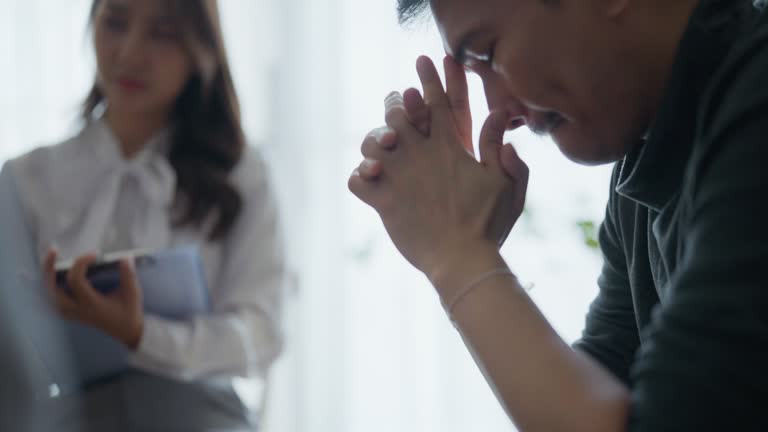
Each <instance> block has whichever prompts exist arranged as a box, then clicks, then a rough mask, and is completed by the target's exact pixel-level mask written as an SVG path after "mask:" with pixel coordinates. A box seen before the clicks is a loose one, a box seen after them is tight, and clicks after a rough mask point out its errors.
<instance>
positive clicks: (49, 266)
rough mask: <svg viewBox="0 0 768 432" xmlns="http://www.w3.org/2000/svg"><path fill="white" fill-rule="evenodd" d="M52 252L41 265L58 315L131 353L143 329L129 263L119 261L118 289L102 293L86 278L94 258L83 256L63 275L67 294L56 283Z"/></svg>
mask: <svg viewBox="0 0 768 432" xmlns="http://www.w3.org/2000/svg"><path fill="white" fill-rule="evenodd" d="M56 255H57V254H56V251H55V250H53V249H51V250H50V251H48V254H47V255H46V257H45V260H44V263H43V274H44V275H45V283H46V286H47V288H48V291H49V293H50V295H51V298H52V299H53V301H54V304H55V306H56V310H57V311H58V313H59V314H60V315H61V316H62V317H64V318H66V319H68V320H71V321H78V322H80V323H82V324H85V325H88V326H91V327H94V328H97V329H99V330H102V331H103V332H105V333H107V334H108V335H110V336H112V337H113V338H115V339H117V340H118V341H120V342H122V343H123V344H124V345H125V346H127V347H128V348H130V349H131V350H135V349H136V348H137V347H138V345H139V342H140V341H141V336H142V333H143V329H144V310H143V303H142V294H141V289H140V287H139V283H138V280H137V278H136V271H135V270H134V265H133V262H132V261H129V260H122V261H120V286H119V288H118V289H117V290H116V291H114V292H112V293H110V294H106V295H105V294H102V293H100V292H98V291H96V289H95V288H94V287H93V285H91V283H90V282H89V281H88V279H87V278H86V272H87V270H88V267H89V266H90V265H91V264H93V262H94V261H96V256H95V255H84V256H82V257H80V258H78V259H77V261H75V264H74V265H73V266H72V269H70V271H69V272H68V273H67V284H68V286H69V289H70V291H71V293H67V292H66V291H64V289H62V287H60V286H58V285H57V283H56V268H55V267H56Z"/></svg>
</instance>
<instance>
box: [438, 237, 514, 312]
mask: <svg viewBox="0 0 768 432" xmlns="http://www.w3.org/2000/svg"><path fill="white" fill-rule="evenodd" d="M507 268H508V267H507V264H506V262H505V261H504V258H502V257H501V254H500V253H499V250H498V248H497V247H496V246H495V245H493V244H490V243H489V244H477V245H475V246H469V245H468V246H467V247H464V248H455V249H454V250H453V251H451V252H448V253H446V254H444V255H442V256H440V257H439V258H438V259H437V260H436V262H435V263H434V264H433V266H432V267H431V269H429V270H428V271H427V272H425V273H426V276H427V277H428V278H429V280H430V282H432V285H433V286H434V287H435V289H436V290H437V293H438V294H439V295H440V297H441V298H442V299H443V301H449V300H450V299H452V298H454V297H455V296H456V294H457V293H458V292H459V291H460V290H461V289H462V287H464V286H466V284H468V283H469V282H470V281H471V280H472V279H473V278H475V277H477V275H479V274H482V273H485V272H488V271H491V270H495V269H507Z"/></svg>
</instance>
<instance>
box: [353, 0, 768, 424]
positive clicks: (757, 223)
mask: <svg viewBox="0 0 768 432" xmlns="http://www.w3.org/2000/svg"><path fill="white" fill-rule="evenodd" d="M428 1H429V0H400V1H399V6H400V13H401V19H402V20H404V21H407V20H408V19H410V18H412V17H414V16H416V15H418V14H419V13H421V12H422V11H424V10H426V9H428V8H429V7H430V6H431V10H432V13H433V15H434V17H435V20H436V22H437V24H438V28H439V30H440V33H441V35H442V37H443V40H444V42H445V46H446V51H447V53H448V56H449V57H448V58H447V59H446V62H445V68H446V83H447V91H444V90H443V87H442V84H441V83H440V80H439V78H438V76H437V73H436V71H435V68H434V66H433V65H432V63H431V62H430V61H429V60H428V59H425V58H421V59H419V61H418V63H417V69H418V72H419V76H420V78H421V81H422V85H423V87H424V95H423V98H422V95H421V94H420V93H418V92H417V91H415V90H412V89H411V90H408V91H407V92H406V93H405V94H404V95H403V98H402V99H401V98H400V97H399V96H398V95H395V96H393V97H391V98H390V99H389V100H388V110H387V124H388V127H386V128H383V129H377V130H376V131H374V132H373V133H371V134H370V135H369V136H368V137H366V139H365V141H364V142H363V146H362V152H363V155H364V156H365V160H364V161H363V162H362V163H361V165H360V166H359V167H358V169H356V170H355V172H354V173H353V175H352V177H351V178H350V181H349V187H350V189H351V190H352V191H353V192H354V193H355V194H356V195H357V196H358V197H360V198H361V199H362V200H363V201H365V202H366V203H368V204H370V205H372V206H373V207H374V208H375V209H376V210H377V211H378V212H379V214H380V216H381V218H382V221H383V223H384V225H385V227H386V228H387V230H388V232H389V234H390V236H391V237H392V239H393V241H394V243H395V244H396V246H397V247H398V249H399V250H400V251H401V252H402V253H403V255H404V256H405V257H406V258H407V259H408V260H409V261H410V262H411V263H412V264H413V265H415V266H416V267H417V268H419V269H420V270H422V271H423V272H424V273H425V274H426V275H427V276H428V277H429V279H430V281H431V282H432V283H433V285H434V286H435V288H436V290H437V292H438V293H439V294H440V296H441V298H442V299H443V302H444V304H445V305H446V309H447V310H448V312H449V314H450V315H451V318H452V319H453V320H454V322H455V324H456V326H457V328H458V329H459V331H460V332H461V333H462V336H463V337H464V339H465V341H466V343H467V345H468V347H469V349H470V350H471V351H472V352H473V354H474V356H475V358H476V359H477V362H478V363H479V365H480V367H481V368H482V369H483V372H484V373H485V374H486V377H487V378H488V381H489V383H490V384H491V386H492V387H493V388H494V390H495V391H496V392H497V394H498V397H499V399H500V400H501V402H502V404H503V405H504V407H505V409H507V411H508V412H509V414H510V416H511V417H512V419H513V420H514V421H515V422H516V423H517V425H518V426H519V427H520V429H521V430H524V431H529V430H530V431H624V430H629V431H702V430H718V431H724V430H728V431H731V430H734V431H736V430H738V431H758V430H768V418H766V416H764V415H763V411H764V409H763V407H762V406H761V404H760V403H758V401H763V400H768V374H766V373H765V367H766V364H768V363H767V362H766V360H768V274H766V272H765V271H764V270H763V269H765V268H766V267H768V224H767V223H766V221H768V205H766V203H765V202H764V200H765V197H766V196H768V172H766V170H765V169H764V168H763V163H764V161H765V160H768V145H766V140H767V139H768V86H766V85H765V84H764V80H765V78H764V77H765V76H766V72H768V17H765V16H763V14H762V13H761V12H760V11H759V10H758V9H757V8H756V7H755V6H754V5H753V4H752V3H751V2H750V1H748V0H432V1H431V3H429V4H428V3H427V2H428ZM462 66H464V67H466V68H468V69H470V70H471V71H473V72H475V73H477V74H478V75H479V76H480V77H481V79H482V80H483V83H484V85H485V91H486V98H487V100H488V104H489V107H490V109H491V111H492V113H491V115H490V117H489V119H488V120H486V123H485V126H484V127H483V132H482V134H481V138H480V143H479V148H480V161H479V162H478V161H475V160H474V159H473V158H471V157H469V156H467V152H466V151H465V150H461V147H464V148H466V149H469V148H471V141H470V140H469V139H468V137H469V136H470V131H471V117H470V116H469V112H468V108H467V107H468V105H467V103H466V81H465V77H464V75H463V73H462ZM522 124H526V125H528V126H529V127H530V128H531V129H532V130H533V131H534V132H537V133H541V134H547V135H551V137H552V138H553V140H554V142H555V143H556V144H557V145H558V146H559V148H560V149H561V150H562V152H563V153H564V154H565V155H566V156H567V157H569V158H570V159H572V160H574V161H576V162H579V163H583V164H602V163H609V162H617V163H616V167H615V170H614V175H613V178H612V181H611V195H610V198H609V202H608V206H607V212H606V219H605V222H604V224H603V225H602V227H601V230H600V245H601V249H602V251H603V254H604V257H605V264H604V267H603V270H602V273H601V275H600V278H599V281H598V283H599V287H600V292H599V295H598V297H597V299H596V300H595V301H594V303H593V304H592V306H591V308H590V311H589V314H588V316H587V322H586V329H585V330H584V334H583V338H582V339H581V340H580V341H579V342H577V343H576V344H575V346H574V347H573V348H571V347H568V346H567V345H566V344H565V343H564V342H563V341H562V340H561V339H560V338H559V337H558V336H557V334H556V333H555V332H554V331H553V330H552V328H551V327H550V326H549V324H548V323H547V322H546V321H545V319H544V318H543V317H542V316H541V314H540V313H539V312H538V310H537V309H536V307H535V305H534V304H533V303H532V302H531V301H530V299H529V298H528V297H527V296H526V295H525V293H524V290H522V288H521V287H520V284H519V283H518V282H517V280H516V279H515V278H514V275H512V273H511V272H510V271H509V269H508V267H507V266H506V263H505V262H504V261H503V259H502V258H501V257H500V255H499V254H498V250H497V246H498V244H499V242H501V241H503V240H504V239H505V238H506V234H507V232H508V230H509V229H511V227H512V226H513V225H514V222H515V221H516V220H517V217H519V215H520V212H521V210H522V207H523V201H524V197H525V188H526V186H527V179H528V175H527V167H526V166H525V164H524V163H523V162H522V161H521V160H520V159H519V158H518V157H517V155H516V153H515V152H514V149H513V148H512V147H511V146H508V145H504V146H502V139H503V133H504V131H505V130H508V129H513V128H516V127H518V126H520V125H522Z"/></svg>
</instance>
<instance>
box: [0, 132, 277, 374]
mask: <svg viewBox="0 0 768 432" xmlns="http://www.w3.org/2000/svg"><path fill="white" fill-rule="evenodd" d="M167 135H168V134H167V133H160V134H158V135H157V136H155V137H154V138H153V139H152V140H151V141H150V142H149V143H148V145H147V146H146V147H145V148H144V150H143V151H142V152H141V153H140V154H139V155H137V156H136V157H135V158H133V159H131V160H126V159H124V158H123V157H122V154H121V151H120V146H119V143H118V141H117V139H116V137H115V136H114V134H113V133H112V131H111V130H110V129H109V127H108V126H107V124H106V122H105V121H103V120H94V121H92V122H90V123H89V124H88V125H86V126H85V128H84V129H83V130H82V131H81V132H80V133H79V134H78V135H76V136H75V137H73V138H71V139H69V140H67V141H65V142H63V143H60V144H58V145H55V146H52V147H43V148H39V149H37V150H34V151H32V152H30V153H28V154H26V155H23V156H21V157H19V158H17V159H15V160H13V161H11V162H9V167H10V169H11V173H12V175H14V176H15V178H16V184H17V185H18V187H19V189H20V191H19V192H20V193H19V196H20V197H21V199H22V201H23V204H22V205H23V206H24V211H25V213H26V216H27V220H28V221H29V224H30V227H31V230H32V232H33V233H34V235H35V241H36V246H37V250H38V252H39V256H41V257H42V256H43V255H44V253H45V252H46V251H47V250H48V248H49V247H50V246H51V245H55V246H56V247H57V249H58V251H59V258H60V259H73V258H76V257H78V256H80V255H82V254H85V253H91V252H112V251H116V250H124V249H131V248H148V249H162V248H168V247H174V246H182V245H191V244H194V245H198V246H199V247H200V253H201V257H202V261H203V266H204V268H205V272H206V275H207V279H208V280H207V281H208V286H209V289H210V291H211V292H210V298H211V305H212V312H211V313H210V314H206V315H200V316H195V317H193V318H190V319H188V320H186V321H170V320H166V319H163V318H160V317H157V316H151V315H146V316H145V322H144V334H143V336H142V338H141V342H140V344H139V347H138V349H137V351H136V352H135V353H134V354H133V357H132V364H133V365H134V366H135V367H137V368H139V369H143V370H146V371H149V372H153V373H159V374H161V375H165V376H169V377H172V378H176V379H183V380H194V379H202V378H211V377H221V376H242V377H254V376H261V377H263V376H265V373H266V370H267V368H268V367H269V365H270V364H271V363H272V362H273V360H274V359H275V358H276V357H277V355H278V354H279V352H280V350H281V345H282V335H281V330H280V327H281V326H280V311H281V305H282V297H283V294H284V286H285V283H286V281H287V278H288V273H287V271H286V266H285V261H284V255H283V251H284V249H283V243H282V241H283V240H282V236H281V229H280V224H279V218H278V209H277V203H276V199H275V197H274V194H273V190H272V186H271V185H270V180H269V176H268V172H267V166H266V164H265V163H264V161H263V160H262V158H261V156H260V155H259V153H258V152H257V151H256V150H255V149H254V148H249V149H247V150H246V152H245V153H244V156H243V159H242V160H241V161H240V163H239V165H238V166H237V167H236V168H235V170H234V171H233V172H232V174H231V181H232V183H233V184H234V185H235V187H237V189H238V190H239V191H240V193H241V195H242V197H243V207H242V211H241V213H240V216H239V218H238V219H237V222H236V223H235V224H234V225H233V228H232V229H231V231H230V232H229V233H228V234H227V235H226V237H223V238H222V239H220V240H217V241H215V242H210V241H208V240H207V238H206V235H205V234H206V233H205V232H202V231H201V230H197V229H192V228H188V227H185V228H178V227H175V226H174V225H173V223H172V213H171V211H172V203H173V199H174V193H175V189H176V176H175V172H174V170H173V169H172V167H171V166H170V164H169V163H168V161H167V159H166V157H165V156H164V152H165V151H166V149H167V148H168V137H167Z"/></svg>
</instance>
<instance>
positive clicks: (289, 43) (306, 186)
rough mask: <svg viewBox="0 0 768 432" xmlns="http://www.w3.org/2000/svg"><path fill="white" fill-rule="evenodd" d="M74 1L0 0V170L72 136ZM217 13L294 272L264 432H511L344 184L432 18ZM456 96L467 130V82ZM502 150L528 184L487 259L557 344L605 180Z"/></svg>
mask: <svg viewBox="0 0 768 432" xmlns="http://www.w3.org/2000/svg"><path fill="white" fill-rule="evenodd" d="M89 4H90V0H66V1H60V0H0V82H2V83H4V84H3V86H2V87H3V89H2V90H0V162H3V161H5V160H6V159H8V158H11V157H13V156H16V155H18V154H21V153H23V152H26V151H28V150H30V149H32V148H34V147H37V146H40V145H46V144H52V143H55V142H58V141H61V140H62V139H63V138H65V137H67V136H69V135H71V134H72V133H74V132H75V131H76V130H77V129H78V127H79V123H78V119H77V111H78V108H79V104H80V103H81V101H82V99H83V97H84V95H85V94H86V92H87V90H88V86H89V84H90V83H91V82H92V79H93V75H94V60H93V58H92V55H91V54H90V53H91V49H90V46H89V44H90V43H91V42H90V38H89V37H88V34H87V32H86V29H85V27H86V26H85V24H86V17H87V14H88V7H89ZM220 6H221V8H222V14H223V15H222V20H223V25H224V32H225V36H226V42H227V46H228V50H229V56H230V61H231V63H232V66H233V69H234V75H235V81H236V85H237V89H238V92H239V96H240V99H241V102H242V107H243V110H242V113H243V123H244V125H245V129H246V132H247V134H248V138H249V140H250V142H252V143H253V145H257V146H259V147H260V148H261V149H262V150H263V152H264V153H265V154H266V156H267V158H268V160H269V162H270V164H271V167H272V171H273V177H274V179H275V183H276V186H277V190H278V192H279V194H280V199H281V201H282V207H283V209H282V211H283V216H284V224H285V226H286V231H287V233H288V236H289V250H290V259H291V263H292V266H293V268H294V269H295V271H296V284H295V290H294V292H292V293H291V296H290V297H291V299H290V302H289V304H288V313H287V314H286V322H285V327H286V331H287V335H288V338H287V346H286V352H285V353H284V355H283V356H282V358H281V359H280V361H279V362H278V363H277V365H276V366H275V367H274V369H273V371H272V377H271V380H270V388H269V392H268V399H267V414H266V419H265V421H266V424H265V425H264V428H263V430H266V431H281V432H299V431H309V430H312V431H334V432H347V431H349V432H351V431H363V430H364V431H368V432H378V431H382V432H383V431H387V432H389V431H402V432H410V431H414V432H415V431H425V430H426V431H431V430H441V431H445V432H453V431H456V432H458V431H462V432H463V431H466V430H482V431H485V432H495V431H510V430H514V428H513V426H512V424H511V423H510V421H509V420H508V419H507V418H506V416H505V414H504V413H503V411H502V409H501V408H500V406H499V405H498V404H497V402H496V401H495V398H494V396H493V394H492V392H491V391H490V389H489V388H488V386H487V385H486V383H485V381H484V379H483V377H482V375H481V374H480V372H479V371H478V369H477V367H476V366H475V365H474V363H473V361H472V359H471V357H470V356H469V354H468V353H467V351H466V350H465V348H464V345H463V344H462V342H461V340H460V338H459V335H458V334H457V333H456V331H455V330H454V328H453V326H452V325H451V324H450V322H449V321H448V319H447V318H446V316H445V314H444V312H443V310H442V308H441V306H440V303H439V301H438V298H437V296H436V295H435V293H434V291H433V289H432V288H431V286H430V285H429V283H428V282H427V280H426V279H425V278H424V277H423V275H421V274H420V273H418V272H417V271H415V270H413V269H412V268H411V267H410V266H409V265H408V264H407V263H406V261H405V260H404V259H402V258H401V257H400V255H399V254H398V253H397V251H396V250H395V248H394V247H393V246H392V244H391V242H390V241H389V239H388V237H387V235H386V232H385V231H384V230H383V228H382V226H381V223H380V220H379V218H378V216H377V215H376V214H375V212H374V211H372V210H371V209H369V208H367V207H366V206H365V205H363V204H362V203H360V202H359V201H358V200H357V199H356V198H354V197H353V196H352V195H351V194H350V193H349V192H348V191H347V187H346V181H347V178H348V176H349V174H350V173H351V171H352V169H353V168H354V167H356V166H357V164H358V163H359V161H360V154H359V145H360V143H361V142H362V139H363V137H364V136H365V134H366V133H367V132H368V131H369V130H370V129H373V128H374V127H377V126H380V125H382V124H383V122H384V119H383V100H384V97H385V96H386V95H387V94H388V93H389V92H390V91H392V90H404V89H405V88H407V87H409V86H415V85H417V84H418V79H417V76H416V73H415V69H414V64H415V60H416V57H417V56H418V55H420V54H427V55H429V56H431V57H432V58H433V59H440V58H442V56H443V49H442V45H441V41H440V39H439V37H438V34H437V32H436V30H435V28H434V26H433V24H432V23H431V21H428V20H424V21H423V22H422V23H417V24H416V25H411V26H410V28H408V29H403V28H401V27H400V26H399V25H398V24H397V19H396V16H395V0H363V1H360V0H220ZM470 88H471V90H470V91H471V98H472V101H473V112H474V114H475V123H476V129H479V125H481V124H482V121H483V120H484V119H485V116H486V115H487V108H486V106H485V101H484V97H483V93H482V86H481V85H480V82H479V80H478V79H477V77H471V78H470ZM476 134H477V131H476ZM508 139H509V140H511V141H512V142H513V143H515V145H516V147H517V149H518V152H519V153H520V154H521V156H522V157H523V158H524V160H526V162H527V163H528V165H529V166H530V168H531V179H530V189H529V195H528V197H529V198H528V204H527V208H526V212H525V214H524V216H523V218H522V219H521V221H520V222H519V223H518V226H517V228H516V229H515V230H514V231H513V234H512V235H511V236H510V238H509V240H508V241H507V243H506V245H505V246H504V248H503V252H504V255H505V257H506V258H507V259H508V261H509V263H510V265H511V266H512V268H513V269H514V270H515V271H516V272H517V273H518V275H519V277H520V278H521V279H522V280H523V281H525V282H526V283H529V284H533V286H534V288H533V290H532V291H531V296H532V297H533V298H534V300H535V301H536V302H537V304H538V305H539V306H540V307H541V309H542V310H543V312H544V314H545V315H546V316H547V317H548V318H549V319H550V320H551V321H552V323H553V324H554V326H555V328H556V329H557V330H558V331H559V332H560V333H561V335H562V336H563V337H564V338H565V339H566V340H568V341H573V340H575V339H576V338H578V336H579V334H580V331H581V328H582V325H583V321H584V315H585V313H586V311H587V307H588V305H589V303H590V301H591V300H592V298H593V297H594V295H595V294H596V282H595V281H596V278H597V274H598V271H599V267H600V255H599V253H598V252H597V250H596V248H595V246H596V244H595V238H594V237H595V227H596V225H597V224H598V223H599V222H600V221H601V220H602V216H603V211H604V205H605V199H606V197H607V192H608V178H609V174H610V168H609V167H601V168H584V167H579V166H576V165H574V164H572V163H570V162H568V161H567V160H566V159H565V158H564V157H563V156H561V155H560V154H559V152H558V150H557V148H556V147H555V146H554V145H553V144H552V143H551V142H549V141H548V140H545V139H541V138H538V137H535V136H533V135H531V134H530V133H529V132H528V131H527V130H520V131H516V132H514V133H511V134H509V137H508ZM499 331H502V332H503V331H504V329H499ZM510 343H514V341H512V340H510ZM510 367H514V365H510ZM242 389H243V392H244V394H246V395H248V383H247V382H243V383H242Z"/></svg>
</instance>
